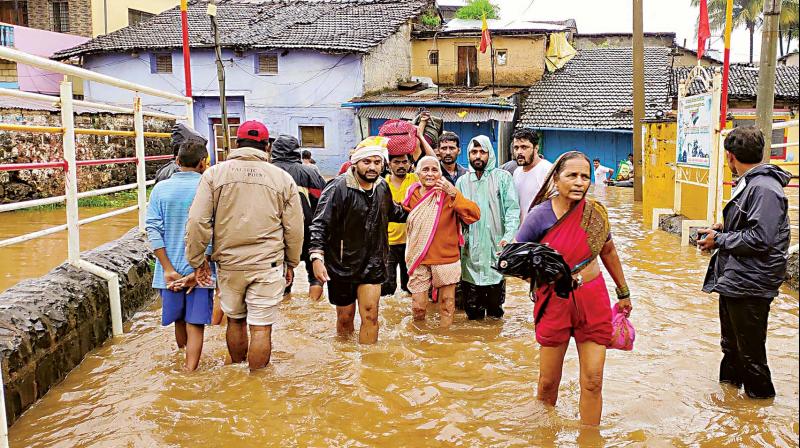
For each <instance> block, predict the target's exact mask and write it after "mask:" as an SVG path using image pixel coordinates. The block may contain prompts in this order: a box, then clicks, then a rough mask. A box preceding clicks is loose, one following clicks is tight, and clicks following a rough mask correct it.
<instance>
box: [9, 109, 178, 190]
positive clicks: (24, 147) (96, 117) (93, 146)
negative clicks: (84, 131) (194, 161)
mask: <svg viewBox="0 0 800 448" xmlns="http://www.w3.org/2000/svg"><path fill="white" fill-rule="evenodd" d="M0 122H3V123H13V124H27V125H34V126H60V125H61V116H60V114H59V113H58V112H48V111H30V110H21V109H0ZM172 125H173V122H170V121H165V120H161V119H154V118H145V130H146V131H154V132H169V131H170V129H171V128H172ZM75 126H76V127H81V128H93V129H114V130H133V117H132V116H130V115H111V114H82V115H77V116H76V117H75ZM76 140H77V157H78V160H91V159H109V158H118V157H134V156H135V155H136V148H135V143H134V141H133V137H107V138H106V137H98V136H90V135H79V136H77V139H76ZM145 153H146V154H147V155H157V154H172V150H171V148H170V146H169V139H163V138H145ZM63 154H64V153H63V149H62V145H61V136H60V135H51V134H33V133H23V132H7V131H0V164H4V163H30V162H48V161H53V160H60V159H63ZM164 163H165V162H150V163H148V164H147V172H148V177H149V178H152V177H153V176H154V175H155V171H156V170H157V169H158V167H160V166H161V165H163V164H164ZM134 182H136V165H135V164H133V163H128V164H121V165H101V166H95V167H82V168H80V169H79V170H78V191H87V190H93V189H97V188H105V187H113V186H117V185H125V184H130V183H134ZM63 194H64V176H63V173H62V171H61V170H55V169H47V170H21V171H9V172H0V203H4V202H17V201H23V200H28V199H38V198H45V197H50V196H59V195H63Z"/></svg>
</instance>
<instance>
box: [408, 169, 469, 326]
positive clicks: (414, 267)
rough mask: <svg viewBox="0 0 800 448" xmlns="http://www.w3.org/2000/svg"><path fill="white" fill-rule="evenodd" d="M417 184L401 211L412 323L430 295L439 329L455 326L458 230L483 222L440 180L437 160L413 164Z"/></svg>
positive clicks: (422, 315)
mask: <svg viewBox="0 0 800 448" xmlns="http://www.w3.org/2000/svg"><path fill="white" fill-rule="evenodd" d="M416 173H417V176H419V179H420V182H418V183H414V184H412V185H411V186H410V187H409V188H408V194H407V195H406V199H405V200H404V201H403V208H405V209H406V211H409V212H410V213H409V215H408V220H407V221H406V264H407V266H408V275H409V281H408V289H409V290H410V291H411V297H412V300H413V304H412V311H413V313H414V320H425V314H426V309H427V305H428V293H429V291H432V292H433V298H434V301H438V302H439V316H440V321H439V325H440V327H442V328H447V327H449V326H450V324H452V323H453V314H454V313H455V291H456V284H458V283H459V282H460V281H461V252H460V246H461V245H463V238H462V237H461V225H462V223H463V224H467V225H468V224H472V223H473V222H475V221H477V220H478V219H480V217H481V211H480V209H479V208H478V204H476V203H474V202H472V201H470V200H469V199H467V198H465V197H464V196H462V195H461V192H459V191H458V190H457V189H456V187H454V186H453V184H451V183H450V182H448V181H447V180H445V179H444V178H443V177H442V171H441V165H440V164H439V159H437V158H436V157H431V156H425V157H423V158H421V159H420V160H419V162H417V169H416ZM437 290H438V294H437Z"/></svg>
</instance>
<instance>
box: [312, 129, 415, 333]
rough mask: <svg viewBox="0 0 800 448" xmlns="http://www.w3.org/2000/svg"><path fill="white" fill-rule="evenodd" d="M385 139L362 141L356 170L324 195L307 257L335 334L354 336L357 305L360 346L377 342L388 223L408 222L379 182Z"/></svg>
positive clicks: (333, 183)
mask: <svg viewBox="0 0 800 448" xmlns="http://www.w3.org/2000/svg"><path fill="white" fill-rule="evenodd" d="M386 140H387V139H386V138H383V137H370V138H367V139H365V140H364V141H362V142H361V143H360V144H359V146H358V148H357V149H356V151H355V152H354V153H353V155H352V156H351V157H350V161H351V162H352V166H351V167H350V168H349V169H348V170H347V171H346V172H345V173H344V174H341V175H339V177H337V178H336V179H334V180H332V181H331V182H330V183H329V184H328V185H327V186H326V187H325V190H323V191H322V196H321V197H320V200H319V204H318V205H317V212H316V215H315V216H314V221H313V223H312V224H311V243H310V245H309V251H310V252H311V256H310V257H311V260H312V262H313V265H314V275H315V277H316V278H317V280H319V281H320V282H322V283H326V282H327V283H328V300H330V302H331V304H333V305H336V318H337V319H336V330H337V332H338V333H339V334H340V335H349V334H351V333H352V332H353V330H354V328H353V322H354V320H355V304H356V302H358V312H359V315H360V316H361V330H360V331H359V334H358V341H359V342H360V343H362V344H373V343H375V342H376V341H377V340H378V304H379V301H380V297H381V284H382V283H383V282H384V281H385V280H386V275H387V266H386V265H387V261H388V258H389V234H388V232H387V230H386V229H387V226H388V224H389V222H405V220H406V212H405V211H404V210H403V207H401V206H400V205H399V204H397V203H395V202H394V201H392V193H391V191H390V190H389V186H388V185H387V184H386V181H385V180H384V179H383V178H381V177H380V173H381V171H383V164H384V163H385V160H386V158H387V151H386V143H387V142H386Z"/></svg>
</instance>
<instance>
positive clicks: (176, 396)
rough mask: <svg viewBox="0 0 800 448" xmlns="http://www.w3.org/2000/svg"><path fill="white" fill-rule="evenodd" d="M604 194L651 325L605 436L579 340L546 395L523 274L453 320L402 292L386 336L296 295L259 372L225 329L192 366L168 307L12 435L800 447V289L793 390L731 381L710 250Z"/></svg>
mask: <svg viewBox="0 0 800 448" xmlns="http://www.w3.org/2000/svg"><path fill="white" fill-rule="evenodd" d="M597 195H598V196H600V197H601V198H602V199H603V200H604V201H605V202H606V203H607V204H608V205H609V210H610V212H611V218H612V220H613V223H612V226H613V232H614V238H615V241H616V242H617V244H618V246H619V250H620V253H621V256H622V261H623V263H624V265H625V267H626V274H627V276H628V278H629V283H630V285H631V290H632V291H633V293H634V306H635V310H634V314H633V323H634V325H636V327H637V330H638V336H639V338H638V339H637V341H636V349H635V350H634V351H633V352H620V351H610V352H609V356H608V363H607V368H606V372H605V390H604V396H605V409H604V416H603V422H602V426H601V427H600V429H599V430H598V431H594V430H583V429H581V427H580V426H579V424H578V395H579V385H578V364H577V354H576V352H575V348H574V346H572V347H570V350H569V352H568V353H567V358H566V361H565V370H564V379H563V382H562V386H561V394H560V397H559V403H558V406H557V407H556V408H555V410H552V409H547V408H544V407H543V406H541V405H540V404H539V403H537V402H536V400H535V399H534V395H533V393H534V389H535V384H536V379H537V376H538V373H537V363H538V352H537V349H536V346H535V343H534V338H533V325H532V316H531V312H532V304H531V302H530V301H529V300H528V299H527V297H526V289H527V288H526V286H525V285H523V284H522V283H521V282H518V281H511V282H510V283H509V293H510V296H509V297H508V301H507V308H506V309H507V312H506V317H505V318H504V319H503V320H502V321H496V320H489V321H486V322H478V323H476V322H468V321H466V320H465V318H464V316H463V313H462V314H460V315H457V317H456V321H455V323H454V325H453V327H452V328H451V329H450V330H449V331H447V332H441V331H440V330H438V329H437V328H436V322H435V321H433V319H431V318H430V317H429V320H428V322H427V323H426V324H423V325H418V324H415V323H414V322H413V321H412V319H411V313H410V299H409V298H407V297H400V296H398V297H396V298H385V299H384V300H383V301H382V303H381V316H380V319H381V325H382V329H381V334H380V340H379V343H378V344H377V345H375V346H371V347H361V346H358V345H357V344H356V343H354V342H353V341H352V340H350V341H343V340H340V339H338V338H337V337H336V336H335V335H334V327H335V316H334V311H333V309H332V307H331V306H330V305H328V304H327V303H324V302H322V303H314V302H311V301H309V300H308V299H307V298H306V297H305V296H303V295H298V296H296V297H295V298H294V299H292V300H290V301H287V302H284V303H283V304H282V305H281V319H280V322H279V324H277V325H276V329H275V332H274V350H275V351H274V352H273V360H272V363H271V365H270V366H269V367H268V368H267V369H265V370H264V371H262V372H259V373H255V374H251V373H249V372H248V371H247V369H246V368H245V367H244V366H224V365H223V359H224V355H225V353H226V349H225V342H224V329H223V328H220V327H214V328H211V329H209V331H208V332H207V335H206V341H207V342H206V348H205V353H204V357H203V359H202V361H201V365H200V370H199V371H198V372H195V373H192V374H186V373H182V372H181V371H180V367H181V365H182V356H181V354H180V353H178V352H177V351H176V350H175V349H174V348H173V345H172V344H173V341H172V331H171V328H161V327H160V326H159V312H160V311H159V307H158V304H154V305H153V306H152V307H151V308H149V309H148V310H146V311H143V312H142V313H140V314H139V315H138V316H137V318H136V319H135V320H134V321H133V323H132V324H130V325H129V327H128V330H127V331H128V332H127V333H126V334H125V335H124V336H122V337H120V338H118V339H116V340H114V341H113V343H112V342H109V343H107V344H106V345H105V346H103V347H102V348H100V349H98V350H96V351H94V352H92V353H91V354H90V355H89V356H87V358H86V359H85V360H84V362H83V363H82V364H81V365H80V366H79V367H78V368H77V369H75V370H74V371H73V372H72V373H71V374H70V375H69V376H68V377H67V379H66V380H65V381H64V382H63V383H62V384H60V385H59V386H57V387H55V388H53V389H52V390H51V391H50V392H49V393H48V394H47V395H46V396H45V398H44V399H43V400H41V401H40V402H39V403H38V404H36V405H35V406H34V407H33V408H32V409H31V410H29V411H28V412H27V413H26V414H25V415H24V416H23V417H22V418H21V419H20V420H19V421H18V422H17V423H16V424H15V425H14V426H13V427H12V428H11V442H12V446H15V447H16V446H30V447H53V446H55V447H73V446H78V447H88V446H91V447H118V446H135V447H153V446H159V447H164V446H169V447H180V446H237V445H238V446H278V445H280V446H352V447H357V446H454V445H458V446H519V447H527V446H551V445H562V446H575V445H579V446H603V445H609V446H622V445H633V446H776V445H777V446H796V445H797V444H798V430H800V425H799V424H798V351H797V347H798V307H797V305H798V299H797V294H796V293H794V294H788V293H784V294H781V296H780V297H779V298H778V299H777V300H776V301H775V302H774V305H773V311H772V315H771V319H770V333H769V355H770V364H771V367H772V369H773V374H774V380H775V386H776V389H777V391H778V397H777V398H776V399H775V400H774V401H770V402H766V403H765V402H756V401H751V400H746V399H743V398H742V396H741V394H740V393H738V392H737V391H735V390H733V389H731V388H729V387H723V386H720V385H719V384H717V381H716V376H717V363H718V361H719V359H720V353H719V348H718V339H719V333H718V331H719V330H718V322H717V303H716V300H715V298H713V297H712V296H708V295H705V294H703V293H701V292H700V285H701V281H702V276H703V274H704V273H705V268H706V265H707V262H708V258H707V256H705V255H701V254H699V253H698V252H697V251H696V250H694V249H689V248H681V247H680V246H679V242H678V239H677V237H675V236H671V235H667V234H664V233H660V232H650V231H645V230H643V229H642V227H641V226H640V225H639V224H638V222H639V219H640V216H639V215H640V213H641V210H640V208H639V206H638V205H632V201H631V199H632V198H631V191H630V190H625V189H618V188H609V189H608V190H606V191H598V192H597ZM302 271H303V270H302V269H300V270H298V272H302ZM610 283H611V282H609V284H610ZM304 286H305V283H303V284H300V285H298V288H299V290H302V289H304Z"/></svg>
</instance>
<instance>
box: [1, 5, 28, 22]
mask: <svg viewBox="0 0 800 448" xmlns="http://www.w3.org/2000/svg"><path fill="white" fill-rule="evenodd" d="M0 22H3V23H9V24H12V25H22V26H28V2H25V1H16V2H15V1H0Z"/></svg>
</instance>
